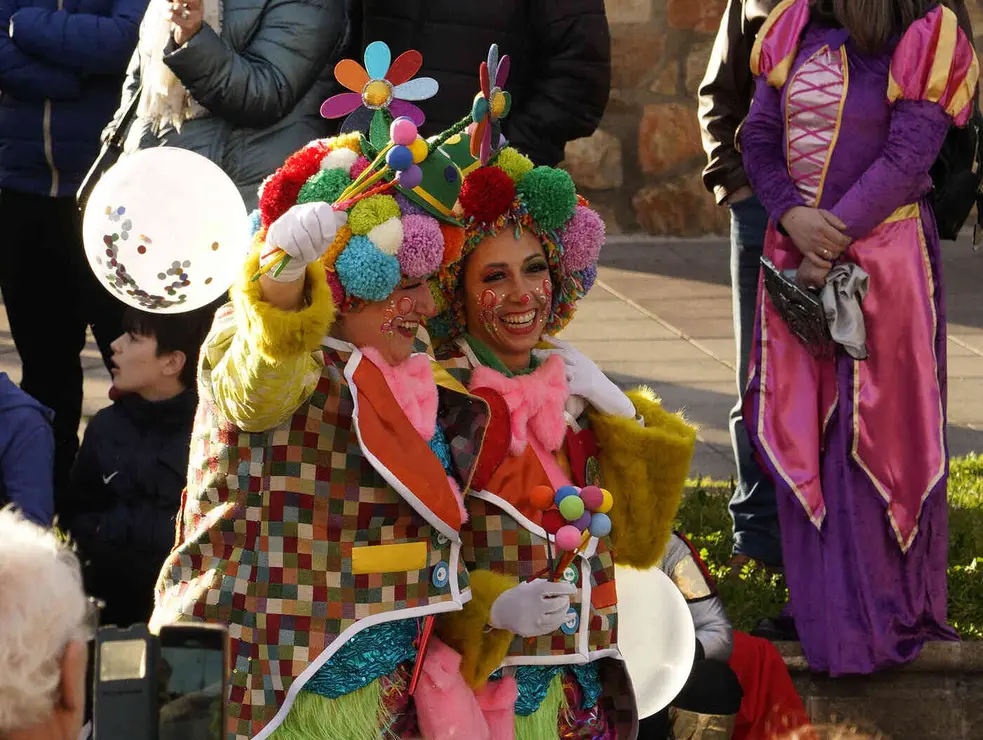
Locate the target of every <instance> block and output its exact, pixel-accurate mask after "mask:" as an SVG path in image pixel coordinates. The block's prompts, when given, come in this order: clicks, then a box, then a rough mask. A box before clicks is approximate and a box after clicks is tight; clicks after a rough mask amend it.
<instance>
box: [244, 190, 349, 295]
mask: <svg viewBox="0 0 983 740" xmlns="http://www.w3.org/2000/svg"><path fill="white" fill-rule="evenodd" d="M347 220H348V215H347V214H346V213H345V212H344V211H336V210H334V209H333V208H332V207H331V204H330V203H302V204H301V205H298V206H294V207H293V208H291V209H290V210H289V211H287V212H286V213H284V214H283V215H282V216H280V218H278V219H277V220H276V221H274V222H273V223H272V224H270V228H269V229H268V230H267V232H266V248H265V249H264V251H263V254H267V253H268V252H270V251H271V250H272V249H273V247H279V248H280V249H281V250H283V251H284V252H286V253H287V254H288V255H290V261H289V262H288V263H287V265H286V267H284V268H283V269H282V270H280V274H279V275H277V276H276V277H274V276H273V273H274V272H276V270H277V268H275V267H274V268H273V269H272V270H270V271H269V272H267V273H266V275H267V277H269V278H271V279H273V280H276V281H277V282H279V283H292V282H293V281H294V280H296V279H297V278H299V277H301V276H302V275H303V274H304V272H305V271H306V269H307V265H309V264H310V263H311V262H313V261H314V260H316V259H318V258H319V257H320V256H321V255H322V254H324V253H325V252H326V251H327V249H328V247H330V246H331V244H332V242H334V238H335V234H337V233H338V229H340V228H341V227H342V226H343V225H344V224H345V222H346V221H347ZM278 256H279V253H274V254H271V255H269V256H268V257H265V258H264V259H263V260H262V263H261V264H260V267H262V266H263V265H265V264H267V263H268V262H270V261H271V260H273V259H276V258H277V257H278Z"/></svg>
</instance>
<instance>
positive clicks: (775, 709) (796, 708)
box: [730, 630, 810, 740]
mask: <svg viewBox="0 0 983 740" xmlns="http://www.w3.org/2000/svg"><path fill="white" fill-rule="evenodd" d="M730 667H731V669H732V670H733V671H734V673H736V674H737V678H738V680H739V681H740V682H741V688H742V689H743V690H744V699H743V700H742V701H741V711H740V712H739V713H738V715H737V727H736V728H735V732H734V740H773V739H776V740H777V738H780V737H784V736H785V735H787V734H788V733H790V732H792V731H794V730H798V729H808V728H809V727H810V722H809V715H807V714H806V710H805V705H803V703H802V699H801V698H799V694H798V692H796V690H795V686H794V685H793V684H792V678H791V676H789V675H788V669H787V668H786V667H785V661H784V660H782V656H781V654H780V653H779V652H778V649H777V648H776V647H775V646H774V645H772V644H771V642H769V641H768V640H765V639H762V638H760V637H752V636H751V635H748V634H746V633H744V632H738V631H736V630H735V631H734V652H733V654H732V655H731V658H730ZM806 737H808V736H806Z"/></svg>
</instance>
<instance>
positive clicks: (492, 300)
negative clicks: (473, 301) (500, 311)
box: [478, 288, 502, 333]
mask: <svg viewBox="0 0 983 740" xmlns="http://www.w3.org/2000/svg"><path fill="white" fill-rule="evenodd" d="M501 304H502V297H501V296H499V295H498V294H497V293H496V292H495V291H494V290H492V289H491V288H486V289H485V290H483V291H482V292H481V295H480V296H478V305H479V306H480V307H481V323H482V324H484V326H485V330H486V331H488V332H489V333H495V332H496V331H498V327H497V326H496V325H495V310H496V309H497V308H498V307H499V306H501Z"/></svg>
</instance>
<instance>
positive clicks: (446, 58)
mask: <svg viewBox="0 0 983 740" xmlns="http://www.w3.org/2000/svg"><path fill="white" fill-rule="evenodd" d="M349 8H350V11H349V12H350V16H351V21H352V43H351V45H350V47H349V49H348V53H347V55H348V56H350V57H352V58H353V59H358V60H359V61H361V59H362V50H363V49H364V48H365V45H366V44H368V43H369V42H371V41H385V42H386V43H387V44H389V47H390V49H391V50H392V55H393V58H395V57H396V56H398V55H399V54H401V53H403V52H404V51H406V50H407V49H416V50H418V51H419V52H420V53H421V54H423V68H422V69H421V70H420V72H419V73H418V76H427V77H434V78H435V79H436V80H437V82H438V83H440V92H438V93H437V95H436V96H435V97H433V98H431V99H430V100H425V101H423V102H421V103H417V105H419V107H420V108H421V109H422V110H423V112H424V113H425V114H426V116H427V121H426V123H425V124H424V127H423V133H424V134H426V135H428V136H429V135H431V134H435V133H437V132H439V131H441V130H442V129H445V128H446V127H448V126H449V125H451V124H452V123H454V122H455V121H457V120H458V119H460V118H461V117H462V116H464V115H465V114H467V113H468V111H470V110H471V103H472V99H473V98H474V95H475V93H476V92H477V91H478V66H479V65H480V64H481V62H482V60H484V59H485V57H487V55H488V47H489V46H490V45H491V44H492V43H497V44H498V46H499V51H500V53H502V54H508V55H509V57H510V61H511V71H510V72H509V77H508V81H507V82H506V85H505V89H506V90H508V91H509V92H510V93H511V95H512V110H511V112H510V113H509V115H508V117H507V118H505V119H504V121H503V127H502V128H503V133H504V134H505V136H506V138H508V140H509V143H510V144H512V146H514V147H516V148H517V149H519V150H520V151H522V152H524V153H525V154H527V155H529V156H530V157H531V158H532V160H533V161H534V162H535V163H536V164H546V165H551V166H555V165H556V164H558V163H559V162H560V160H562V159H563V149H564V146H565V145H566V143H567V142H568V141H570V140H572V139H577V138H580V137H584V136H590V135H591V134H592V133H593V132H594V130H595V129H596V128H597V125H598V124H599V123H600V121H601V116H602V115H603V114H604V108H605V106H606V105H607V102H608V94H609V91H610V87H611V38H610V33H609V30H608V23H607V17H606V15H605V12H604V2H603V0H550V1H549V2H534V1H533V0H495V2H474V0H468V1H467V2H461V1H460V0H454V1H453V2H451V1H450V0H400V1H399V2H396V1H395V0H349Z"/></svg>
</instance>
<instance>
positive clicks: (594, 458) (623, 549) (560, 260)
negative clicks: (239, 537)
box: [427, 48, 695, 740]
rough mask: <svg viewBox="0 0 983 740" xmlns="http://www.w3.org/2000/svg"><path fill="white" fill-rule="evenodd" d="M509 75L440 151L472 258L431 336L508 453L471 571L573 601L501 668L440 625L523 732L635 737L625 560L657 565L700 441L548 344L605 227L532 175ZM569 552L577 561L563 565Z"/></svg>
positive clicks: (512, 651) (474, 537) (654, 406)
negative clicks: (567, 592) (454, 167)
mask: <svg viewBox="0 0 983 740" xmlns="http://www.w3.org/2000/svg"><path fill="white" fill-rule="evenodd" d="M503 68H504V69H506V70H507V58H503V59H502V60H501V61H499V60H498V59H497V58H496V54H495V53H494V48H493V53H492V54H491V55H490V56H489V59H488V62H487V63H485V64H483V65H482V70H481V85H482V93H481V94H480V95H479V96H478V97H477V98H476V102H475V105H474V110H473V118H474V121H475V124H474V125H472V126H471V127H469V129H468V130H467V131H466V132H462V134H461V135H460V136H454V137H451V138H450V139H448V140H447V141H446V142H445V143H444V144H443V149H444V150H445V151H446V152H447V153H448V154H449V155H450V156H451V157H452V158H454V160H455V161H456V162H457V164H458V166H459V168H460V169H461V170H462V172H464V173H465V174H466V177H465V179H464V182H463V185H462V188H461V192H460V196H459V199H458V205H457V208H456V210H455V213H456V214H457V216H458V217H459V218H460V219H461V221H462V222H463V223H464V224H465V236H464V246H463V249H462V254H461V256H460V258H459V259H456V260H454V261H451V262H448V263H446V264H444V265H443V267H442V268H441V275H440V288H441V312H440V314H439V315H438V316H437V317H436V318H435V319H433V320H431V321H429V322H428V323H427V329H428V331H429V334H430V337H431V339H432V341H433V342H434V343H435V345H436V358H437V360H438V361H439V363H440V364H441V365H442V366H443V367H444V368H445V369H446V370H447V371H448V373H449V374H450V375H451V376H452V377H453V378H455V379H456V380H457V381H459V382H460V383H461V388H462V389H463V388H467V390H468V392H470V393H471V394H473V395H478V396H480V397H482V398H484V399H485V400H486V401H487V402H488V403H489V406H490V408H491V411H492V419H491V423H490V427H489V431H488V432H487V433H486V440H487V439H488V438H489V437H492V438H495V439H496V440H497V439H498V438H500V437H504V444H505V446H506V447H507V454H505V455H504V458H502V460H501V462H500V463H499V464H498V465H497V466H496V468H495V470H494V471H492V473H491V474H490V475H489V476H487V477H485V478H484V480H473V481H472V482H471V485H470V490H468V491H467V495H466V498H465V502H466V506H467V509H468V520H467V521H466V522H465V523H464V524H463V525H462V531H461V537H462V541H463V549H462V558H463V560H464V561H465V563H467V565H468V567H469V568H473V569H476V570H492V571H495V572H498V573H503V574H506V575H508V576H511V577H513V578H517V579H519V580H526V579H534V578H537V577H542V576H543V574H547V575H548V574H549V573H550V572H551V571H552V572H553V573H554V574H557V576H558V577H559V579H560V580H562V581H566V582H568V583H570V584H571V585H573V586H575V587H576V589H577V592H576V594H575V595H574V596H573V597H572V598H571V606H570V610H569V614H568V619H567V621H566V622H565V623H564V625H563V626H562V627H561V628H560V629H559V630H557V631H556V632H553V633H551V634H548V635H544V636H541V637H539V638H535V639H532V640H529V639H523V638H521V637H516V638H515V639H513V641H512V643H511V645H510V646H509V650H508V654H507V656H506V658H505V659H504V660H503V661H502V664H501V666H500V667H499V666H491V667H489V666H488V665H487V663H486V662H484V660H483V659H484V656H482V655H480V653H479V651H478V650H477V649H476V648H475V647H474V646H471V645H469V641H468V637H467V635H466V634H455V633H454V631H453V628H454V627H455V626H456V625H454V624H451V623H448V624H441V625H438V628H437V629H438V634H440V636H441V637H442V638H443V639H444V641H445V642H446V643H448V644H450V645H452V646H454V647H455V648H456V649H458V650H459V651H460V652H461V654H462V656H463V663H462V670H463V671H464V673H465V676H466V678H467V679H468V681H469V683H470V684H471V685H472V686H473V687H474V688H475V689H476V690H478V691H481V690H487V688H488V687H493V688H494V687H496V686H497V685H498V684H499V683H500V682H502V681H510V682H514V683H515V684H516V685H517V696H518V700H517V703H516V707H515V712H516V725H515V728H516V735H517V737H520V738H530V739H532V738H536V739H537V740H539V739H541V738H556V737H563V738H567V737H591V738H614V737H632V736H634V734H633V733H634V731H635V730H634V727H635V707H634V703H633V700H632V692H631V688H630V683H629V682H628V681H627V680H626V678H627V677H626V674H625V670H624V663H623V661H622V657H621V654H620V652H619V649H618V645H617V638H616V626H617V609H618V606H617V604H618V598H617V596H618V595H617V591H616V588H615V573H614V565H615V562H617V563H618V564H621V565H627V566H631V567H634V568H639V569H648V568H652V567H653V566H655V565H656V563H657V562H658V560H659V558H660V556H661V554H662V552H663V549H664V548H665V545H666V543H667V541H668V538H669V536H670V532H671V525H672V520H673V518H674V516H675V513H676V509H677V507H678V504H679V501H680V498H681V495H682V490H683V486H684V483H685V478H686V475H687V472H688V470H689V464H690V459H691V456H692V453H693V448H694V444H695V431H694V429H693V428H692V427H691V426H690V425H689V424H687V423H686V422H685V421H684V420H683V419H682V418H681V417H679V416H677V415H674V414H671V413H669V412H667V411H666V410H664V409H663V408H662V407H661V405H660V403H659V401H658V399H657V398H655V396H654V395H653V394H652V392H651V391H650V390H648V389H645V388H639V389H637V390H633V391H631V392H629V393H628V394H627V395H626V394H625V393H622V392H621V390H619V389H618V388H617V387H616V386H615V385H614V384H613V383H611V381H609V380H608V379H607V378H606V377H605V376H604V375H603V373H602V372H601V371H600V370H599V369H598V368H597V366H596V365H594V363H593V362H591V360H589V359H588V358H587V357H585V356H584V355H583V354H581V353H579V352H578V351H576V350H575V349H574V348H573V347H571V346H570V345H569V344H567V343H565V342H563V341H561V340H559V339H556V338H554V336H555V335H556V334H558V333H559V332H560V331H561V330H562V329H563V328H564V327H565V326H566V325H567V324H568V323H569V321H570V320H571V319H572V318H573V315H574V311H575V310H576V306H577V302H578V301H579V300H580V299H581V298H582V297H583V296H584V295H585V294H586V293H587V292H588V291H589V290H590V288H591V286H592V285H593V283H594V281H595V279H596V276H597V266H596V263H597V259H598V254H599V251H600V248H601V246H602V243H603V241H604V224H603V221H602V220H601V218H600V216H598V214H597V213H596V212H594V211H593V210H591V209H590V208H589V206H588V204H587V203H586V201H585V200H584V199H583V198H581V197H579V196H578V195H577V193H576V191H575V188H574V184H573V182H572V181H571V179H570V176H569V175H568V174H567V173H566V172H565V171H563V170H560V169H554V168H550V167H533V164H532V163H531V162H530V160H529V159H528V158H526V157H525V156H523V155H522V154H521V153H519V152H518V151H516V150H515V149H512V148H510V147H507V146H504V145H503V144H504V142H503V141H502V140H501V138H500V134H499V133H498V118H499V117H500V115H505V114H506V113H507V109H508V106H507V99H505V100H506V102H505V104H504V105H496V99H497V96H498V95H500V94H501V91H500V89H499V88H500V87H501V85H502V84H503V83H504V75H503V74H502V70H503ZM490 81H494V85H495V87H492V86H491V84H490ZM503 418H504V422H505V423H504V424H502V423H500V422H501V421H502V419H503ZM503 427H504V428H503ZM488 444H489V442H487V441H486V445H488ZM571 485H572V486H575V487H579V488H580V489H581V493H582V494H583V499H584V503H586V502H587V499H588V496H587V495H586V492H587V491H588V490H589V488H593V491H594V492H595V493H602V492H601V491H598V490H597V489H598V487H600V486H602V485H603V486H604V488H605V489H606V490H607V492H604V497H605V498H606V499H607V498H608V495H610V498H609V500H608V502H607V504H606V508H605V510H608V509H609V511H608V514H607V515H606V516H605V517H603V518H602V517H596V515H595V516H594V517H592V516H590V515H589V512H585V511H584V508H585V507H584V506H583V505H581V503H580V502H578V501H572V502H570V503H572V504H576V506H567V505H566V504H565V503H564V498H563V497H564V496H567V495H572V494H571V491H576V488H574V489H571V488H569V487H570V486H571ZM543 490H545V491H546V493H547V494H549V493H550V492H552V491H556V502H557V504H558V509H559V512H558V511H557V509H556V508H552V506H551V504H552V501H551V500H550V499H549V496H548V495H547V500H546V502H545V506H544V505H543V503H542V501H541V498H542V495H541V493H540V492H542V491H543ZM544 509H549V510H546V511H544ZM559 514H562V516H560V515H559ZM564 519H566V520H568V521H569V522H570V523H569V524H564V521H563V520H564ZM574 519H576V522H574V521H573V520H574ZM574 523H576V524H577V528H574V527H573V526H572V525H573V524H574ZM558 525H561V526H562V528H558ZM571 529H574V531H573V535H574V543H573V545H571V544H569V537H568V536H567V535H568V534H569V530H571ZM563 530H567V532H564V531H563ZM581 532H583V538H582V540H580V537H579V535H580V533H581ZM564 540H567V544H565V543H564ZM576 540H580V542H579V543H578V542H576ZM558 547H559V548H560V549H561V550H566V551H568V554H567V556H566V558H565V559H564V560H563V561H561V564H560V565H559V566H556V565H554V562H553V555H554V552H555V550H556V548H558ZM569 551H572V552H569ZM557 554H558V553H557ZM496 668H499V670H495V669H496Z"/></svg>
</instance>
